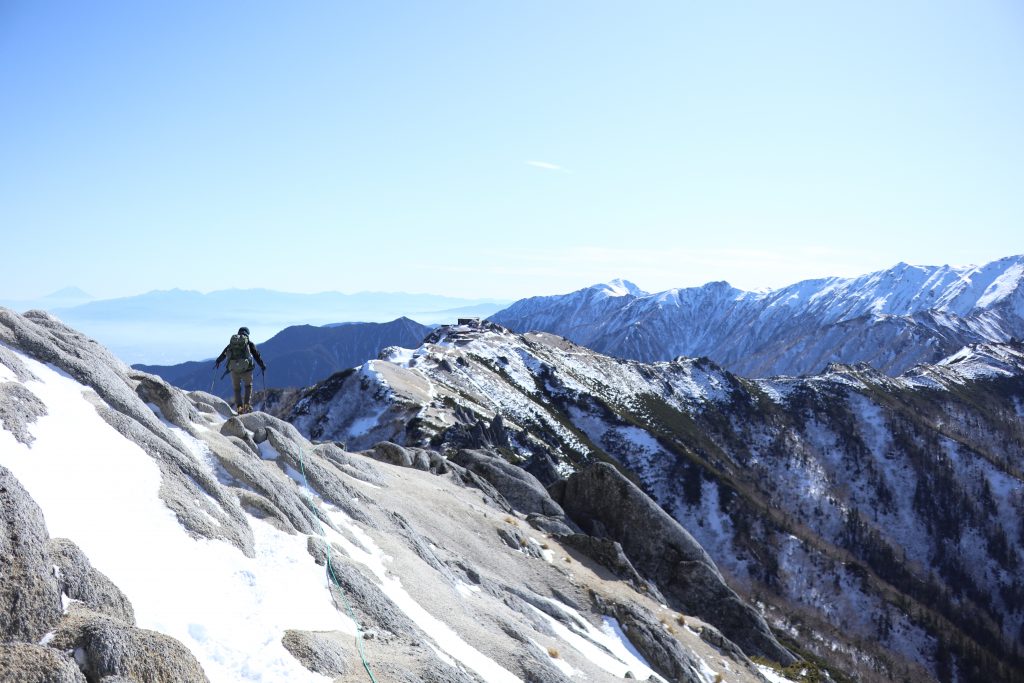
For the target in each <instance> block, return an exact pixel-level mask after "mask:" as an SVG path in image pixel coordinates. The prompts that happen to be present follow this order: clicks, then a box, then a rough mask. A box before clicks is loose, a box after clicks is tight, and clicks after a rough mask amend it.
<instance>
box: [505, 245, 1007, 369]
mask: <svg viewBox="0 0 1024 683" xmlns="http://www.w3.org/2000/svg"><path fill="white" fill-rule="evenodd" d="M1022 280H1024V256H1012V257H1008V258H1004V259H1000V260H998V261H994V262H992V263H989V264H987V265H984V266H980V267H978V266H967V267H951V266H941V267H924V266H911V265H907V264H905V263H900V264H898V265H896V266H894V267H893V268H890V269H889V270H886V271H881V272H877V273H871V274H868V275H863V276H861V277H857V278H828V279H822V280H808V281H804V282H799V283H797V284H794V285H791V286H789V287H784V288H782V289H777V290H771V291H765V292H746V291H741V290H738V289H735V288H733V287H730V286H729V285H728V284H727V283H725V282H713V283H709V284H707V285H704V286H703V287H694V288H688V289H672V290H668V291H665V292H659V293H656V294H647V293H645V292H642V291H640V290H638V289H636V288H635V287H622V286H620V285H613V284H609V285H597V286H595V287H590V288H587V289H582V290H580V291H577V292H573V293H571V294H565V295H560V296H548V297H534V298H531V299H524V300H522V301H519V302H517V303H515V304H513V305H512V306H510V307H509V308H507V309H505V310H503V311H500V312H498V313H496V314H494V315H493V316H491V320H493V321H495V322H498V323H500V324H502V325H504V326H506V327H509V328H510V329H513V330H517V331H521V332H525V331H530V330H543V331H546V332H552V333H554V334H558V335H560V336H564V337H566V338H568V339H571V340H572V341H575V342H576V343H579V344H583V345H584V346H588V347H590V348H593V349H595V350H598V351H601V352H602V353H608V354H611V355H615V356H619V357H622V358H632V359H636V360H643V361H659V360H670V359H672V358H675V357H677V356H706V357H708V358H711V359H712V360H714V361H715V362H717V363H719V364H721V365H723V366H724V367H727V368H728V369H729V370H731V371H733V372H736V373H738V374H740V375H743V376H745V377H766V376H771V375H779V374H788V375H798V374H811V373H815V372H820V371H821V370H822V369H823V368H824V367H825V365H827V364H828V363H830V362H842V363H858V362H867V363H869V364H871V365H873V366H875V367H877V368H878V369H880V370H882V371H883V372H887V373H889V374H893V375H896V374H899V373H901V372H903V371H905V370H907V369H909V368H911V367H913V366H914V365H916V364H918V363H924V362H935V361H938V360H939V359H940V358H942V357H944V356H946V355H949V354H951V353H953V352H955V351H957V350H958V349H960V348H961V347H963V346H965V345H966V344H968V343H977V342H986V341H991V342H1005V341H1008V340H1009V339H1010V338H1011V337H1024V287H1022V286H1021V282H1022ZM612 292H614V293H615V294H617V295H616V296H611V295H610V294H611V293H612Z"/></svg>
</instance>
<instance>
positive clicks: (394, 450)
mask: <svg viewBox="0 0 1024 683" xmlns="http://www.w3.org/2000/svg"><path fill="white" fill-rule="evenodd" d="M363 455H365V456H367V457H369V458H373V459H374V460H379V461H380V462H386V463H388V464H389V465H397V466H399V467H412V464H413V458H414V455H415V453H414V452H413V451H411V450H409V449H407V448H404V447H403V446H399V445H398V444H397V443H391V442H390V441H381V442H380V443H377V444H374V445H373V447H372V448H370V449H369V450H366V451H363Z"/></svg>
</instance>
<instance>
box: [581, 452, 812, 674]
mask: <svg viewBox="0 0 1024 683" xmlns="http://www.w3.org/2000/svg"><path fill="white" fill-rule="evenodd" d="M562 506H563V507H564V508H565V510H566V512H567V513H568V515H569V516H570V517H571V518H572V519H573V520H574V521H575V522H576V523H577V524H579V525H580V527H582V528H583V529H584V530H585V531H588V532H589V533H591V534H592V535H597V536H600V535H605V534H607V536H608V537H609V538H611V539H613V540H615V541H616V542H618V543H620V544H622V549H623V550H624V551H625V553H626V555H627V556H628V557H629V558H630V560H631V561H632V562H633V564H634V565H635V566H636V567H637V569H638V570H639V571H640V572H642V573H643V574H644V575H645V576H647V577H649V578H650V579H651V580H652V581H654V582H655V583H656V584H657V585H658V587H659V589H660V590H661V592H662V593H663V594H664V595H665V597H666V598H668V599H669V600H670V601H671V604H673V605H675V606H677V609H680V610H683V611H685V612H688V613H690V614H695V615H697V616H699V617H700V618H702V619H705V620H706V621H709V622H711V623H712V624H714V625H715V626H717V627H718V628H720V629H721V630H722V632H723V633H725V634H726V636H727V637H728V638H730V639H731V640H734V641H736V643H737V644H738V645H739V646H740V647H742V648H743V649H744V651H746V652H751V653H753V654H758V655H761V656H764V657H768V658H769V659H772V660H774V661H777V662H780V663H783V664H791V663H792V662H794V661H796V658H795V657H793V655H792V654H791V653H790V652H789V651H787V650H786V649H785V648H784V647H782V646H781V645H780V644H779V642H778V641H777V640H776V639H775V636H774V635H772V632H771V629H769V628H768V625H767V624H766V623H765V621H764V619H763V618H762V617H761V615H760V614H758V613H757V612H756V611H755V610H754V609H753V608H752V607H750V606H749V605H747V604H746V603H744V602H743V601H742V600H740V598H739V596H738V595H736V593H735V592H734V591H733V590H732V589H731V588H729V586H727V585H726V583H725V580H724V579H723V578H722V575H721V574H720V573H719V572H718V568H717V567H715V563H714V562H713V561H712V560H711V557H710V556H709V555H708V554H707V552H705V550H704V549H703V548H702V547H701V546H700V544H699V543H697V541H695V540H694V538H693V536H691V535H690V534H689V532H687V531H686V529H684V528H683V527H681V526H680V525H679V523H678V522H677V521H675V520H674V519H672V518H671V517H670V516H669V515H668V514H667V513H666V512H665V511H664V510H662V509H661V508H659V507H658V506H657V505H656V504H655V503H654V501H652V500H651V499H650V498H649V497H648V496H646V495H645V494H644V493H643V491H641V490H640V489H638V488H637V487H636V486H635V485H634V484H633V483H632V482H631V481H629V480H628V479H626V478H625V477H624V476H622V475H621V474H620V473H619V472H618V471H617V470H616V469H615V468H614V467H612V466H611V465H608V464H606V463H596V464H594V465H592V466H590V467H588V468H586V469H583V470H580V471H578V472H576V473H575V474H573V475H572V476H571V477H569V479H568V480H567V481H566V485H565V493H564V497H563V498H562Z"/></svg>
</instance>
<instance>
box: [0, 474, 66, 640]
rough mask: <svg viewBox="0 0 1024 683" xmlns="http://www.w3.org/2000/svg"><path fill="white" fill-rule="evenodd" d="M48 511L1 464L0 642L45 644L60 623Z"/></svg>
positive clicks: (58, 589) (58, 596) (59, 605)
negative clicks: (43, 640)
mask: <svg viewBox="0 0 1024 683" xmlns="http://www.w3.org/2000/svg"><path fill="white" fill-rule="evenodd" d="M49 540H50V539H49V533H48V532H47V531H46V523H45V522H44V520H43V512H42V510H40V509H39V506H38V505H37V504H36V502H35V501H34V500H32V497H31V496H29V495H28V492H27V491H25V489H24V488H23V487H22V486H21V483H20V482H19V481H18V480H17V479H15V477H14V475H13V474H11V472H10V470H8V469H7V468H5V467H3V466H2V465H0V641H21V642H27V643H36V642H39V639H40V638H42V637H43V636H44V635H46V634H47V633H48V632H49V631H51V630H53V627H54V626H55V625H56V624H57V622H58V621H59V620H60V616H61V612H62V607H61V600H60V587H59V586H58V584H57V579H56V577H55V576H54V575H53V563H52V562H51V560H50V554H49V552H47V541H49Z"/></svg>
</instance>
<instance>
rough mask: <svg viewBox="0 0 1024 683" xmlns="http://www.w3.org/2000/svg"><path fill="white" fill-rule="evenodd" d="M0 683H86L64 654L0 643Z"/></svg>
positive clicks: (22, 644)
mask: <svg viewBox="0 0 1024 683" xmlns="http://www.w3.org/2000/svg"><path fill="white" fill-rule="evenodd" d="M0 681H3V682H4V683H86V678H85V676H83V675H82V672H81V671H79V669H78V666H77V665H76V664H75V660H73V659H71V657H69V656H67V655H66V654H64V653H63V652H58V651H57V650H54V649H53V648H49V647H43V646H42V645H31V644H29V643H0Z"/></svg>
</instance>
